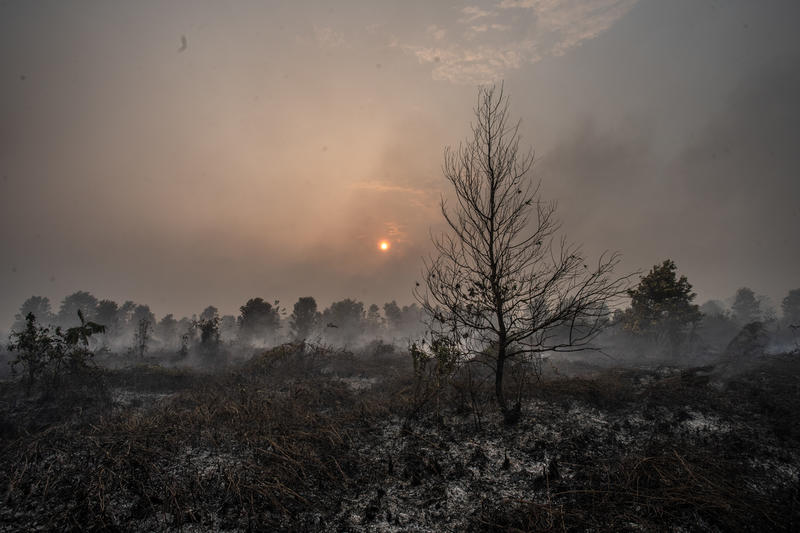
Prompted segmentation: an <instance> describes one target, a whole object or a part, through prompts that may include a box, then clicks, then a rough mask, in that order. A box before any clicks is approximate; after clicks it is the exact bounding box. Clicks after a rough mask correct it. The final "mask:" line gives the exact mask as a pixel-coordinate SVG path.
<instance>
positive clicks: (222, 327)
mask: <svg viewBox="0 0 800 533" xmlns="http://www.w3.org/2000/svg"><path fill="white" fill-rule="evenodd" d="M238 330H239V326H238V323H237V322H236V317H235V316H233V315H223V316H222V318H220V319H219V335H220V338H221V339H222V340H223V341H225V342H227V341H232V340H234V339H236V335H237V333H238Z"/></svg>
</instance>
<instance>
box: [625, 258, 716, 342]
mask: <svg viewBox="0 0 800 533" xmlns="http://www.w3.org/2000/svg"><path fill="white" fill-rule="evenodd" d="M676 271H677V267H676V266H675V263H674V262H673V261H672V260H670V259H667V260H665V261H664V262H663V263H661V264H660V265H655V266H654V267H653V268H652V269H651V270H650V272H649V273H648V274H647V275H646V276H644V277H643V278H642V279H641V281H640V282H639V285H638V286H636V287H634V288H632V289H629V290H628V296H630V297H631V307H630V308H629V309H627V310H626V311H625V314H624V315H623V326H624V328H625V329H626V330H627V331H629V332H630V333H632V334H633V335H635V336H639V337H643V338H645V339H647V340H649V341H650V342H652V343H654V344H658V345H661V344H666V346H668V348H669V353H670V354H671V355H673V356H675V355H677V352H678V349H679V348H680V347H681V345H682V344H683V342H684V340H685V339H686V338H687V336H686V334H687V330H688V328H690V327H693V326H695V325H697V323H698V322H700V320H701V318H702V314H701V313H700V309H699V308H698V306H697V305H694V304H692V300H694V298H695V293H693V292H692V286H691V284H690V283H689V281H688V280H687V279H686V276H681V277H680V278H678V277H677V275H676Z"/></svg>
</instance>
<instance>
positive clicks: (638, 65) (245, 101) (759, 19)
mask: <svg viewBox="0 0 800 533" xmlns="http://www.w3.org/2000/svg"><path fill="white" fill-rule="evenodd" d="M798 20H800V3H798V2H795V1H793V0H786V1H771V0H766V1H763V2H752V1H737V0H730V1H725V2H722V1H712V0H707V1H703V0H675V1H670V2H663V1H659V0H640V1H636V0H596V1H579V0H493V1H485V2H478V1H452V2H451V1H441V2H428V1H413V0H411V1H396V2H389V1H361V2H356V1H341V2H335V3H334V2H327V1H319V2H300V1H297V2H288V1H287V2H249V1H239V2H220V1H213V2H212V1H207V2H202V1H191V2H190V1H177V0H173V1H169V2H162V1H147V0H143V1H137V2H123V1H72V0H70V1H63V0H59V1H45V0H41V1H36V2H29V1H22V0H14V1H12V0H0V258H1V259H0V324H3V325H2V326H0V329H3V328H4V327H5V326H4V325H5V324H10V323H11V321H12V319H13V315H14V313H15V312H17V310H18V309H19V306H20V305H21V303H22V302H23V301H24V300H25V299H26V298H28V297H29V296H31V295H41V296H47V297H49V298H50V299H51V302H52V304H53V307H54V308H55V309H56V310H57V308H58V303H59V302H60V300H61V299H62V298H63V297H64V296H65V295H67V294H69V293H72V292H74V291H76V290H88V291H90V292H92V293H93V294H94V295H95V296H97V297H98V298H111V299H114V300H116V301H118V302H122V301H124V300H134V301H136V302H137V303H143V304H148V305H150V307H151V308H152V310H153V311H154V312H155V313H156V315H157V316H159V317H160V316H162V315H164V314H166V313H174V314H175V315H177V316H184V315H187V316H188V315H191V314H193V313H198V314H199V313H200V312H201V311H202V310H203V309H204V308H205V307H206V306H208V305H215V306H217V307H218V308H219V309H220V311H221V312H222V313H224V314H227V313H229V314H236V313H238V308H239V306H241V305H243V304H244V302H245V301H246V300H247V299H249V298H253V297H263V298H265V299H267V300H275V299H279V300H280V301H281V302H282V304H283V305H285V306H288V307H291V305H292V303H294V302H295V301H296V300H297V298H298V297H300V296H309V295H310V296H314V297H315V298H316V299H317V301H318V302H319V303H320V305H321V306H325V305H328V304H330V303H331V302H332V301H335V300H340V299H343V298H356V299H359V300H361V301H364V302H365V303H367V304H369V303H378V304H379V305H380V304H382V303H383V302H387V301H391V300H397V301H398V302H402V303H409V302H411V301H412V295H411V290H412V288H413V286H414V281H415V280H416V279H419V278H420V271H421V268H422V257H423V256H425V255H427V254H428V253H429V252H430V248H431V247H430V234H431V232H433V233H434V234H435V233H437V232H440V231H442V229H443V225H442V221H443V220H442V216H441V213H440V210H439V200H440V198H441V197H442V196H445V197H447V195H449V194H450V191H449V190H448V188H447V182H446V181H445V180H444V178H443V176H442V173H441V164H442V153H443V150H444V148H445V147H446V146H457V145H458V143H459V142H461V141H462V140H464V139H465V138H466V136H467V134H468V132H469V126H470V121H471V120H472V119H473V111H472V108H473V106H474V105H475V102H476V99H477V91H478V87H479V86H481V85H487V84H493V83H499V82H501V81H502V82H503V83H504V90H505V93H506V94H507V95H508V97H509V99H510V106H511V113H512V115H513V116H514V117H516V118H518V119H520V120H521V128H520V132H521V135H522V144H523V146H524V147H531V148H532V149H534V151H535V154H536V163H535V165H534V168H533V175H532V179H534V180H537V181H538V180H541V191H542V195H543V197H544V198H546V199H554V200H557V201H558V202H559V210H558V214H559V218H560V219H561V220H562V222H563V232H564V233H565V234H566V236H567V238H568V239H569V240H570V241H572V242H576V243H581V244H582V245H583V250H584V252H585V253H586V254H587V255H588V256H589V257H590V258H591V257H596V256H598V255H599V254H600V253H602V252H603V251H605V250H611V251H619V252H621V253H622V255H623V262H622V264H621V265H620V267H619V268H620V273H627V272H633V271H642V272H646V271H647V270H649V269H650V268H651V267H652V266H653V265H654V264H656V263H660V262H661V261H663V260H664V259H667V258H670V259H672V260H674V261H675V262H676V264H677V266H678V270H679V272H680V273H682V274H685V275H686V276H687V277H688V279H689V282H690V283H692V284H693V286H694V289H695V291H696V292H697V293H698V297H697V301H698V303H700V302H702V301H704V300H707V299H710V298H717V299H726V298H729V297H730V296H731V295H733V293H734V292H735V291H736V289H738V288H739V287H742V286H748V287H751V288H752V289H753V290H754V291H755V292H756V293H757V294H763V295H766V296H768V297H769V298H770V299H771V300H772V302H773V305H775V307H779V305H780V300H781V299H782V298H783V297H784V296H785V295H786V293H787V292H788V291H789V290H790V289H794V288H798V287H800V269H799V268H798V265H800V234H799V232H798V228H800V149H798V146H800V68H798V66H800V32H798V31H796V22H797V21H798ZM381 240H387V241H388V242H389V243H390V244H391V247H390V249H389V250H387V251H381V250H379V249H378V244H377V243H378V242H379V241H381Z"/></svg>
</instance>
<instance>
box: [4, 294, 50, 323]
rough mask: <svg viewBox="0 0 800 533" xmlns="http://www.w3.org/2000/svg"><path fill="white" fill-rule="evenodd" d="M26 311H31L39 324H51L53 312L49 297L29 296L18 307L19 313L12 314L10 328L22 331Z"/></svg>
mask: <svg viewBox="0 0 800 533" xmlns="http://www.w3.org/2000/svg"><path fill="white" fill-rule="evenodd" d="M28 313H33V315H34V316H35V317H36V320H37V321H38V322H39V324H51V323H52V322H53V319H54V318H55V317H54V316H53V312H52V310H51V309H50V299H49V298H47V297H45V296H31V297H30V298H28V299H27V300H25V301H24V302H23V303H22V305H21V306H20V308H19V313H18V314H16V315H14V324H13V325H12V326H11V329H12V330H14V331H22V330H23V329H24V328H25V327H26V324H27V316H28Z"/></svg>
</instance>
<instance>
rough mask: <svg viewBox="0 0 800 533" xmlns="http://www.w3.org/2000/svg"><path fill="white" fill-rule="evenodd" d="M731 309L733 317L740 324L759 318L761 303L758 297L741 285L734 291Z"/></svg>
mask: <svg viewBox="0 0 800 533" xmlns="http://www.w3.org/2000/svg"><path fill="white" fill-rule="evenodd" d="M731 310H732V311H733V319H734V320H735V321H736V322H737V323H738V324H739V325H740V326H741V325H745V324H749V323H751V322H757V321H758V320H760V319H761V305H760V304H759V302H758V298H756V295H755V293H754V292H753V291H752V290H751V289H749V288H747V287H742V288H741V289H739V290H738V291H736V296H735V297H734V301H733V305H732V306H731Z"/></svg>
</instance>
